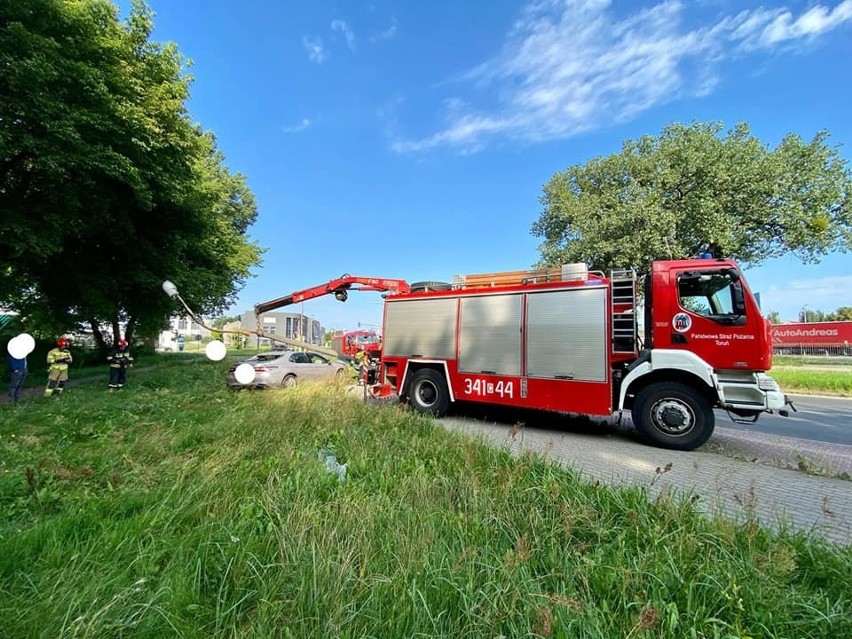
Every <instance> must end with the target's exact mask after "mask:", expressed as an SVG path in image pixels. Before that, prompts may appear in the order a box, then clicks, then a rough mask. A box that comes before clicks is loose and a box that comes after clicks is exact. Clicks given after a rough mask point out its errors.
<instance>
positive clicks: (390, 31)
mask: <svg viewBox="0 0 852 639" xmlns="http://www.w3.org/2000/svg"><path fill="white" fill-rule="evenodd" d="M397 26H398V25H397V21H396V18H393V17H392V18H391V25H390V26H389V27H388V28H387V29H385V30H384V31H382V32H381V33H380V34H379V35H378V36H375V37H373V38H370V41H371V42H378V41H379V40H392V39H393V38H394V36H396V30H397Z"/></svg>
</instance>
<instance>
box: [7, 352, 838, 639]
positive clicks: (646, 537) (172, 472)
mask: <svg viewBox="0 0 852 639" xmlns="http://www.w3.org/2000/svg"><path fill="white" fill-rule="evenodd" d="M225 369H226V364H224V363H218V364H213V363H209V362H208V363H203V364H192V365H187V366H181V367H169V368H163V369H158V370H154V371H148V372H145V373H141V372H140V373H139V374H136V375H133V376H132V377H131V385H130V386H129V387H128V388H127V389H126V390H125V391H122V392H121V393H114V394H109V393H107V392H106V391H104V390H103V389H102V388H100V386H98V387H95V386H80V387H76V388H71V389H69V391H68V392H67V395H66V396H64V397H62V398H60V399H59V400H51V399H48V398H45V399H37V400H32V401H27V402H21V403H19V404H17V405H2V406H0V436H1V437H0V636H2V637H15V638H18V637H104V638H106V637H152V638H153V637H156V638H161V637H199V638H200V637H204V638H207V637H299V638H301V637H352V638H355V637H358V638H360V637H376V638H383V639H384V638H388V637H406V638H407V637H489V638H491V637H498V636H504V637H530V636H545V637H592V638H594V637H601V638H604V637H606V638H609V637H651V636H653V637H673V638H674V637H677V638H681V637H719V638H722V637H746V636H749V637H843V636H847V637H848V636H852V603H850V591H849V586H848V583H849V582H848V576H849V574H852V551H850V549H849V548H839V547H836V546H832V545H830V544H828V543H824V542H821V541H819V540H818V539H812V538H809V537H807V536H804V535H801V534H798V535H793V534H786V533H780V534H772V533H770V532H767V531H765V530H762V529H761V528H760V527H758V526H757V525H756V524H755V523H754V522H750V523H749V525H745V526H742V525H735V524H733V523H731V522H727V521H725V520H721V519H720V520H712V519H708V518H706V517H703V516H701V515H699V514H697V513H696V512H695V510H694V509H693V507H692V505H691V504H689V503H683V502H679V501H676V500H675V499H673V498H666V497H661V498H657V499H650V498H649V496H648V492H647V491H646V490H645V489H642V488H634V489H620V490H615V489H610V488H607V487H604V486H601V485H594V484H589V483H586V482H584V481H581V480H580V479H579V477H578V475H576V474H574V473H572V472H570V471H568V470H564V469H562V468H561V467H558V466H556V465H554V464H552V463H550V462H548V461H547V460H545V459H542V458H537V457H531V456H526V457H522V458H520V459H513V458H512V457H510V456H509V455H508V453H506V452H505V451H503V450H497V449H493V448H490V447H487V446H485V445H483V444H480V443H477V442H471V441H468V440H466V439H464V438H462V437H461V436H458V435H455V434H452V433H449V432H447V431H445V430H443V429H442V428H441V427H440V426H436V425H435V424H434V423H433V422H432V421H430V420H427V419H425V418H422V417H419V416H417V415H415V414H412V413H409V412H405V411H404V410H401V409H399V408H397V407H391V406H385V407H369V406H365V405H363V404H362V403H361V402H359V401H357V400H356V399H353V398H350V397H347V396H346V395H345V393H344V392H343V391H342V390H341V389H339V388H335V387H331V386H304V387H299V388H296V389H293V390H292V391H270V392H259V393H230V392H229V391H227V390H225V389H224V383H223V380H224V374H225ZM322 448H326V449H331V450H333V451H334V452H335V453H336V455H337V457H338V460H339V461H340V462H342V463H346V464H347V471H348V472H347V478H346V481H345V482H343V483H341V482H340V481H339V480H338V478H337V476H336V475H330V474H328V473H327V472H326V470H325V467H324V465H323V464H322V463H321V462H320V461H319V460H318V456H317V454H318V451H319V450H320V449H322Z"/></svg>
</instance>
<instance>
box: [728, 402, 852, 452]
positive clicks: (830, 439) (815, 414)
mask: <svg viewBox="0 0 852 639" xmlns="http://www.w3.org/2000/svg"><path fill="white" fill-rule="evenodd" d="M790 397H791V399H792V400H793V405H794V406H795V407H796V409H797V410H798V412H795V413H794V412H793V411H790V416H789V417H782V416H780V415H778V414H773V415H769V414H763V415H761V416H760V419H758V420H757V422H755V423H753V424H737V423H734V422H732V421H731V420H730V418H729V417H728V414H727V413H725V411H719V410H717V411H716V425H717V426H721V427H724V428H731V429H735V430H738V431H742V432H747V433H764V434H767V435H782V436H784V437H795V438H797V439H809V440H812V441H818V442H826V443H829V444H844V445H847V446H850V445H852V398H844V397H815V396H810V395H790Z"/></svg>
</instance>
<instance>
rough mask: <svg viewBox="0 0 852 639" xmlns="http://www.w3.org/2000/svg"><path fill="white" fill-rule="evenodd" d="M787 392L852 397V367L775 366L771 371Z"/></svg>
mask: <svg viewBox="0 0 852 639" xmlns="http://www.w3.org/2000/svg"><path fill="white" fill-rule="evenodd" d="M769 374H770V375H771V376H772V377H774V378H775V380H776V381H777V382H778V383H779V384H780V385H781V388H782V389H783V390H784V391H785V392H788V393H789V392H808V393H825V394H831V395H839V396H842V397H852V368H845V369H840V370H823V369H814V368H809V367H807V366H802V367H780V368H773V369H772V370H771V371H770V373H769Z"/></svg>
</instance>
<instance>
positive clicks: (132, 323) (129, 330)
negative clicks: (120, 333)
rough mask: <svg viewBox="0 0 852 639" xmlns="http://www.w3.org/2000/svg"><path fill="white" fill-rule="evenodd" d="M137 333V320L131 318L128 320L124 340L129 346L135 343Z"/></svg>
mask: <svg viewBox="0 0 852 639" xmlns="http://www.w3.org/2000/svg"><path fill="white" fill-rule="evenodd" d="M135 332H136V318H135V317H130V318H128V320H127V327H126V328H125V329H124V339H126V340H127V343H128V344H132V343H133V334H134V333H135Z"/></svg>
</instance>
